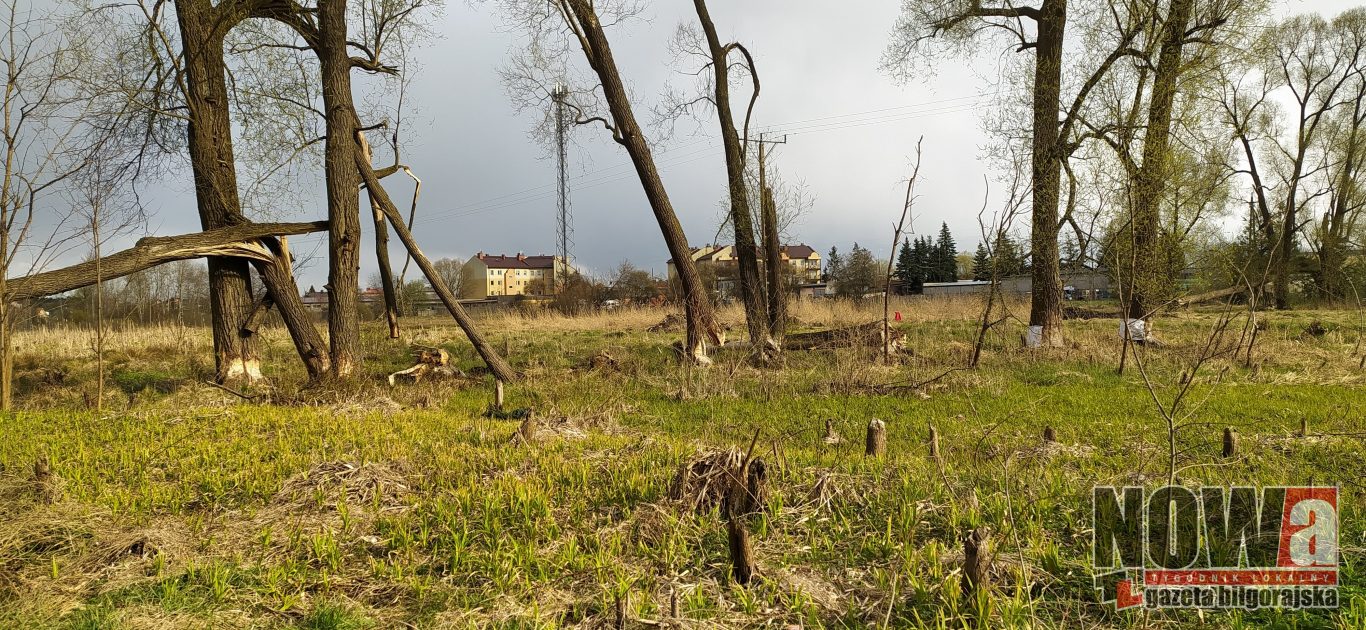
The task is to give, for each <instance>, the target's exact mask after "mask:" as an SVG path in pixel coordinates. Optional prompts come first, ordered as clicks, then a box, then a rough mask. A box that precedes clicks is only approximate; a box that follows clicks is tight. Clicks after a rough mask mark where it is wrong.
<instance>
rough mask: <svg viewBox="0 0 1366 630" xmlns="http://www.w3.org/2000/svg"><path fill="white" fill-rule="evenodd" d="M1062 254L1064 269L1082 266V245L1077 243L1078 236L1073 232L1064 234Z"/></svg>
mask: <svg viewBox="0 0 1366 630" xmlns="http://www.w3.org/2000/svg"><path fill="white" fill-rule="evenodd" d="M1060 255H1061V258H1062V260H1061V262H1062V268H1063V269H1076V268H1078V267H1080V266H1081V262H1082V260H1081V247H1079V246H1078V245H1077V239H1076V237H1074V236H1072V235H1071V234H1064V235H1063V238H1062V251H1061V254H1060Z"/></svg>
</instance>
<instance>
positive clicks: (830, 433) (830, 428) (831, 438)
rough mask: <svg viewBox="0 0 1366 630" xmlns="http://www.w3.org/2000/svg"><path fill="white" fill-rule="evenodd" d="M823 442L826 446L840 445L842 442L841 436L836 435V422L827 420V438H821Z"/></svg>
mask: <svg viewBox="0 0 1366 630" xmlns="http://www.w3.org/2000/svg"><path fill="white" fill-rule="evenodd" d="M821 441H822V442H825V443H826V444H839V443H840V442H841V440H840V435H839V434H838V433H835V421H834V420H832V419H829V418H827V419H826V420H825V437H824V438H821Z"/></svg>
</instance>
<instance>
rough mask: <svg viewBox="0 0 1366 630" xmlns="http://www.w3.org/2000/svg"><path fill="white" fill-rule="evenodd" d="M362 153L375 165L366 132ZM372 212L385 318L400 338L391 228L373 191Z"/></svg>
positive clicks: (362, 136)
mask: <svg viewBox="0 0 1366 630" xmlns="http://www.w3.org/2000/svg"><path fill="white" fill-rule="evenodd" d="M356 137H357V139H358V141H359V143H360V152H361V155H362V156H363V157H364V158H365V163H366V164H369V165H371V167H372V168H373V167H374V156H373V155H372V154H371V152H370V142H369V141H367V140H366V139H365V134H364V133H357V134H356ZM369 198H370V214H371V215H372V217H373V218H374V221H375V261H376V262H377V263H378V264H379V282H380V284H381V285H382V286H383V290H384V319H385V321H386V322H387V323H388V324H389V338H390V339H398V338H399V330H398V291H397V290H396V288H395V286H394V268H393V266H392V265H390V264H389V228H388V227H387V226H385V225H384V211H383V210H381V209H380V207H379V202H378V201H376V200H375V195H374V194H373V193H371V194H370V195H369Z"/></svg>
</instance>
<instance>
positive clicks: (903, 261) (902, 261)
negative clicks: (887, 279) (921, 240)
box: [892, 239, 915, 293]
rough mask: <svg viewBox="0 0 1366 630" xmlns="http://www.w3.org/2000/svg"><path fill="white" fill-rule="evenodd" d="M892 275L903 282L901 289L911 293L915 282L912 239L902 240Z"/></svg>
mask: <svg viewBox="0 0 1366 630" xmlns="http://www.w3.org/2000/svg"><path fill="white" fill-rule="evenodd" d="M892 277H894V278H896V279H897V281H898V282H900V283H901V290H902V291H903V292H907V293H909V292H910V290H911V286H912V285H913V284H914V282H915V256H914V254H912V252H911V240H910V239H905V240H903V241H901V250H900V251H899V252H898V253H897V255H896V268H895V269H894V270H893V271H892Z"/></svg>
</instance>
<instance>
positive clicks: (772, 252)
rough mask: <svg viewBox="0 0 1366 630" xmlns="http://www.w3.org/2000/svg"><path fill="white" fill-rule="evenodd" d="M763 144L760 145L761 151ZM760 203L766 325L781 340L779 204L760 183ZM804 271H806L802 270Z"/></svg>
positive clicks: (784, 309)
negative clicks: (766, 303) (764, 259)
mask: <svg viewBox="0 0 1366 630" xmlns="http://www.w3.org/2000/svg"><path fill="white" fill-rule="evenodd" d="M763 150H764V145H762V144H760V145H759V152H760V153H761V154H762V153H763ZM759 164H760V167H759V169H760V170H759V179H760V181H763V173H764V171H763V166H762V164H763V160H759ZM759 191H760V192H759V194H760V197H761V201H760V203H762V204H763V206H762V208H763V217H762V218H763V232H764V250H765V253H766V255H767V265H768V269H767V271H768V329H769V334H771V335H773V337H774V338H775V339H777V340H778V342H779V345H781V343H782V338H783V335H784V334H786V332H787V290H786V288H785V287H784V286H783V264H784V263H783V252H782V245H781V244H779V242H778V207H777V205H776V204H775V203H774V202H773V191H772V190H770V189H769V188H768V187H766V186H764V185H762V184H760V186H759ZM803 273H805V272H803Z"/></svg>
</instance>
